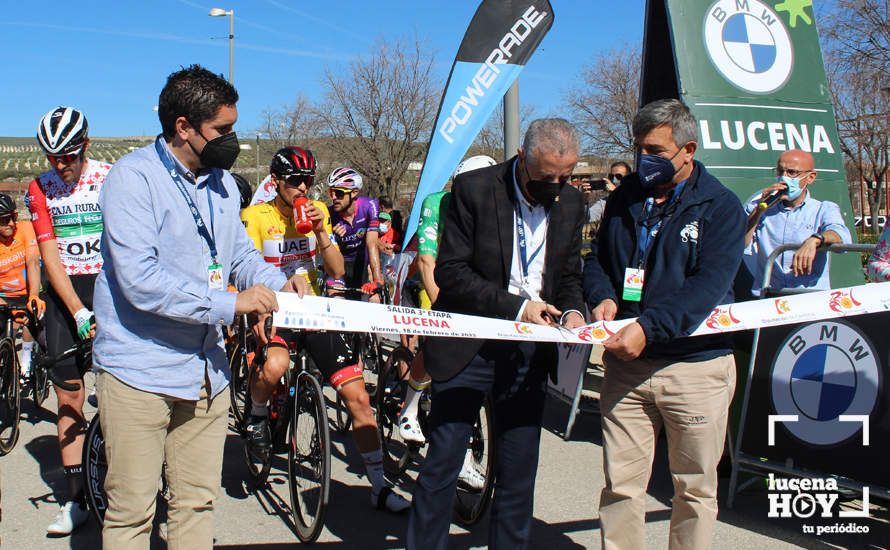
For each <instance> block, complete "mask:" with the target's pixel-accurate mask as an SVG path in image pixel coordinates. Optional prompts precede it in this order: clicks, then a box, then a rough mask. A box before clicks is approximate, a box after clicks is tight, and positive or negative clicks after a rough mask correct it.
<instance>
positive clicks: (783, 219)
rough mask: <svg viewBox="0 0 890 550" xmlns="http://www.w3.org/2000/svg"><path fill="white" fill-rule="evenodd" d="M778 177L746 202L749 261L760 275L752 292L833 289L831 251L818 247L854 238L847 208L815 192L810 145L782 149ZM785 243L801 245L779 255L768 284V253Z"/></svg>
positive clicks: (746, 256)
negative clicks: (820, 198) (815, 195)
mask: <svg viewBox="0 0 890 550" xmlns="http://www.w3.org/2000/svg"><path fill="white" fill-rule="evenodd" d="M776 177H777V179H778V181H777V182H776V183H775V184H773V185H771V186H769V187H767V188H766V189H764V190H763V191H761V192H758V193H755V194H754V195H752V196H751V197H750V198H749V199H748V200H747V201H746V203H745V213H746V214H748V232H747V233H746V234H745V255H744V262H745V265H746V266H747V267H748V270H749V271H750V272H751V274H752V275H753V277H754V285H753V287H752V289H751V292H752V294H754V295H755V296H760V295H761V288H762V287H764V286H767V287H770V288H774V289H779V288H812V289H818V290H827V289H829V288H831V283H830V281H829V280H828V271H829V269H828V268H829V265H830V258H829V257H830V254H829V253H827V252H824V251H822V252H818V253H817V251H816V250H817V249H818V248H819V247H820V246H822V245H823V244H826V245H827V244H834V243H850V242H852V239H851V237H850V230H849V229H847V226H846V225H844V218H843V216H842V215H841V209H840V207H838V205H837V204H835V203H833V202H828V201H818V200H816V199H814V198H813V197H812V196H811V195H810V191H809V189H808V187H809V186H810V185H812V184H813V182H814V181H815V180H816V170H815V162H814V161H813V155H811V154H809V153H807V152H805V151H801V150H799V149H791V150H789V151H785V152H784V153H782V155H781V156H780V157H779V161H778V163H777V164H776ZM777 192H781V193H782V195H781V197H780V198H779V200H776V201H775V202H773V204H769V203H770V202H771V201H770V198H771V197H776V195H774V194H773V193H777ZM783 244H795V245H797V244H799V245H800V246H799V247H798V249H797V250H794V251H790V250H789V251H788V252H783V253H782V254H781V255H780V256H779V257H778V259H777V261H776V265H775V266H773V273H772V277H771V278H770V281H768V282H767V283H766V284H764V281H763V270H764V268H765V267H766V262H767V259H768V258H769V255H770V254H771V253H772V252H773V250H775V249H776V247H778V246H780V245H783Z"/></svg>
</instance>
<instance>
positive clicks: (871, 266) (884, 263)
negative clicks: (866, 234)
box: [866, 219, 890, 283]
mask: <svg viewBox="0 0 890 550" xmlns="http://www.w3.org/2000/svg"><path fill="white" fill-rule="evenodd" d="M866 270H867V271H868V278H869V279H871V280H872V281H874V282H876V283H882V282H884V281H890V219H888V220H887V223H886V224H884V232H883V233H881V236H880V237H879V238H878V244H877V246H875V250H874V252H872V253H871V257H869V258H868V265H867V266H866Z"/></svg>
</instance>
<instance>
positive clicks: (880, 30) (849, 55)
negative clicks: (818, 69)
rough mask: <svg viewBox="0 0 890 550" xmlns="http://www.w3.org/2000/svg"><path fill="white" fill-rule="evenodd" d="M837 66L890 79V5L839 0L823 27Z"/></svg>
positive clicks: (880, 0)
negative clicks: (863, 69) (871, 71)
mask: <svg viewBox="0 0 890 550" xmlns="http://www.w3.org/2000/svg"><path fill="white" fill-rule="evenodd" d="M821 27H822V30H823V32H824V36H825V38H826V39H827V40H828V41H830V42H834V43H835V44H833V47H832V48H831V49H832V50H833V52H834V53H835V56H836V59H835V62H836V63H839V64H841V65H843V66H844V67H845V68H850V67H862V66H865V67H869V68H870V69H872V70H874V71H876V72H878V73H881V74H882V76H883V79H884V84H885V85H887V84H888V83H887V81H886V80H887V78H890V1H888V0H838V1H837V4H836V6H835V9H834V10H832V11H831V12H830V13H827V14H826V17H825V18H824V23H823V24H822V25H821Z"/></svg>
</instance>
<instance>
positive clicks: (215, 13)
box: [207, 8, 235, 84]
mask: <svg viewBox="0 0 890 550" xmlns="http://www.w3.org/2000/svg"><path fill="white" fill-rule="evenodd" d="M207 15H209V16H210V17H225V16H227V15H228V16H229V84H232V83H234V80H233V77H232V73H233V72H234V69H235V10H224V9H222V8H213V9H211V10H210V13H208V14H207Z"/></svg>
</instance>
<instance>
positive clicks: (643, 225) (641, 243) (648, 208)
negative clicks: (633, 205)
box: [637, 181, 686, 269]
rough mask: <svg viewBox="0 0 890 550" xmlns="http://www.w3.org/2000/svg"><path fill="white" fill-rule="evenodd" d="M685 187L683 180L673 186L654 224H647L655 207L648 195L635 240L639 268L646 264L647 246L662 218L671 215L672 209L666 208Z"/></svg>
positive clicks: (676, 200) (664, 218)
mask: <svg viewBox="0 0 890 550" xmlns="http://www.w3.org/2000/svg"><path fill="white" fill-rule="evenodd" d="M685 187H686V182H685V181H683V182H681V183H680V184H678V185H677V187H675V188H674V192H673V193H672V194H671V197H670V198H669V199H668V202H667V204H666V205H665V206H664V208H663V209H662V214H661V215H660V216H659V217H658V221H657V222H655V223H654V224H652V225H650V224H649V218H651V217H652V209H653V208H655V199H654V198H653V197H648V198H647V199H646V202H645V204H644V206H643V212H644V215H645V217H644V218H643V219H642V220H640V238H639V239H638V240H637V247H638V250H639V260H638V267H639V268H640V269H642V268H643V266H645V264H646V257H647V256H648V254H649V247H650V246H651V245H652V241H654V240H655V237H656V236H657V235H658V231H659V230H660V229H661V224H662V223H664V220H666V219H668V218H670V217H671V215H672V214H673V210H671V211H668V208H669V207H670V206H671V205H672V204H674V203H675V202H679V198H680V194H681V193H683V189H684V188H685Z"/></svg>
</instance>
